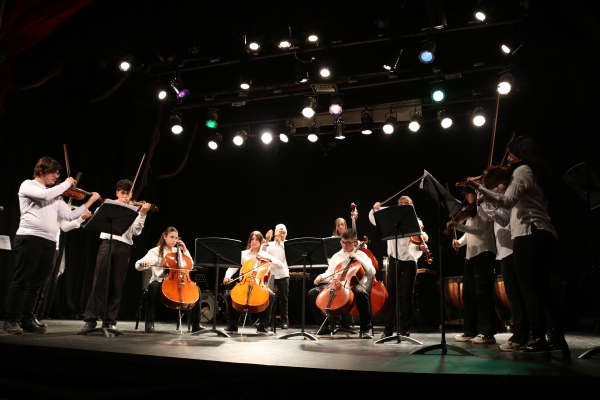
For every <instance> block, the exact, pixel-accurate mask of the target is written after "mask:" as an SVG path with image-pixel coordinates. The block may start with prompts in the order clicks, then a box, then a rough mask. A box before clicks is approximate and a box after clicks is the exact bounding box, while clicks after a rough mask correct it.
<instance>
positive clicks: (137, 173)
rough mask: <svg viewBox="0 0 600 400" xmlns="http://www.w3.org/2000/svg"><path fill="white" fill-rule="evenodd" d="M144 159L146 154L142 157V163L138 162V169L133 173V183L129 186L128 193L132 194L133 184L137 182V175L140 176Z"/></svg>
mask: <svg viewBox="0 0 600 400" xmlns="http://www.w3.org/2000/svg"><path fill="white" fill-rule="evenodd" d="M145 158H146V153H144V155H143V156H142V161H140V166H139V167H138V170H137V172H136V173H135V178H133V183H132V184H131V190H130V191H129V193H131V194H133V188H134V187H135V182H136V181H137V178H138V175H139V174H140V170H141V169H142V165H143V164H144V159H145Z"/></svg>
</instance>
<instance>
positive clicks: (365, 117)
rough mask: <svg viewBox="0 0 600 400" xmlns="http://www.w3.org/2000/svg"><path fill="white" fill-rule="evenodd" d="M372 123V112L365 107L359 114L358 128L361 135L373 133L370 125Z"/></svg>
mask: <svg viewBox="0 0 600 400" xmlns="http://www.w3.org/2000/svg"><path fill="white" fill-rule="evenodd" d="M372 125H373V114H372V112H371V111H369V110H368V109H367V108H365V111H363V112H362V113H361V114H360V129H361V131H362V134H363V135H370V134H371V133H373V131H372V130H371V126H372Z"/></svg>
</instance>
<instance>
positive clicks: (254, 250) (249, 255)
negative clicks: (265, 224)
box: [223, 231, 284, 335]
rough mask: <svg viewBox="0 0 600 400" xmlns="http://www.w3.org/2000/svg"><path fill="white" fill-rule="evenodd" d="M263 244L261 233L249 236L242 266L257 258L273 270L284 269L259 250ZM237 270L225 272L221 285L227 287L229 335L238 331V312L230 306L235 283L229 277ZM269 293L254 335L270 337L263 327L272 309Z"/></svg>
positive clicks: (255, 232) (270, 293)
mask: <svg viewBox="0 0 600 400" xmlns="http://www.w3.org/2000/svg"><path fill="white" fill-rule="evenodd" d="M263 242H264V238H263V235H262V233H260V232H259V231H254V232H252V233H251V234H250V237H249V238H248V245H247V247H246V250H244V251H242V264H244V263H245V262H246V261H249V260H254V259H256V258H257V257H259V258H260V259H262V260H265V261H268V262H269V267H274V268H284V265H283V263H282V262H281V261H279V260H278V259H276V258H275V257H273V256H272V255H271V254H269V253H267V252H266V251H262V250H260V248H261V246H262V244H263ZM238 269H239V268H228V269H227V271H226V272H225V278H223V284H224V285H229V286H228V287H227V296H226V297H227V306H228V307H227V310H228V312H227V328H226V329H225V332H229V333H237V331H238V319H239V317H240V312H239V311H237V310H236V309H235V308H233V306H232V304H231V289H232V288H233V287H234V286H235V282H234V281H232V280H231V277H232V276H233V274H235V272H236V271H237V270H238ZM267 290H268V291H269V305H268V306H267V308H266V309H265V310H263V311H261V312H259V313H258V328H257V329H256V333H258V334H259V335H272V334H273V333H272V332H270V331H269V330H268V329H267V328H266V327H265V325H266V324H268V322H269V320H270V317H271V309H272V308H273V302H274V301H275V293H273V291H271V289H268V288H267Z"/></svg>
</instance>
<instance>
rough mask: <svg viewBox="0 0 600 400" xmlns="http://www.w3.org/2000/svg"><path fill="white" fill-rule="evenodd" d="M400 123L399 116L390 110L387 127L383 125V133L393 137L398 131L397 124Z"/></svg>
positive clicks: (386, 122)
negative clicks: (395, 131)
mask: <svg viewBox="0 0 600 400" xmlns="http://www.w3.org/2000/svg"><path fill="white" fill-rule="evenodd" d="M397 121H398V114H397V113H396V112H395V111H392V110H390V112H389V113H387V114H385V125H383V133H385V134H387V135H391V134H392V133H394V129H396V122H397Z"/></svg>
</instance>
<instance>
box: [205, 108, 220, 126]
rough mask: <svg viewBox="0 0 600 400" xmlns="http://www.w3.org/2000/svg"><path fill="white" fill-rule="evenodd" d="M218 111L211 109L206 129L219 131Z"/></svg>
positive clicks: (207, 113) (207, 117) (207, 115)
mask: <svg viewBox="0 0 600 400" xmlns="http://www.w3.org/2000/svg"><path fill="white" fill-rule="evenodd" d="M217 118H219V116H218V115H217V110H215V109H211V110H208V111H207V112H206V123H205V125H206V127H207V128H210V129H217Z"/></svg>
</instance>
